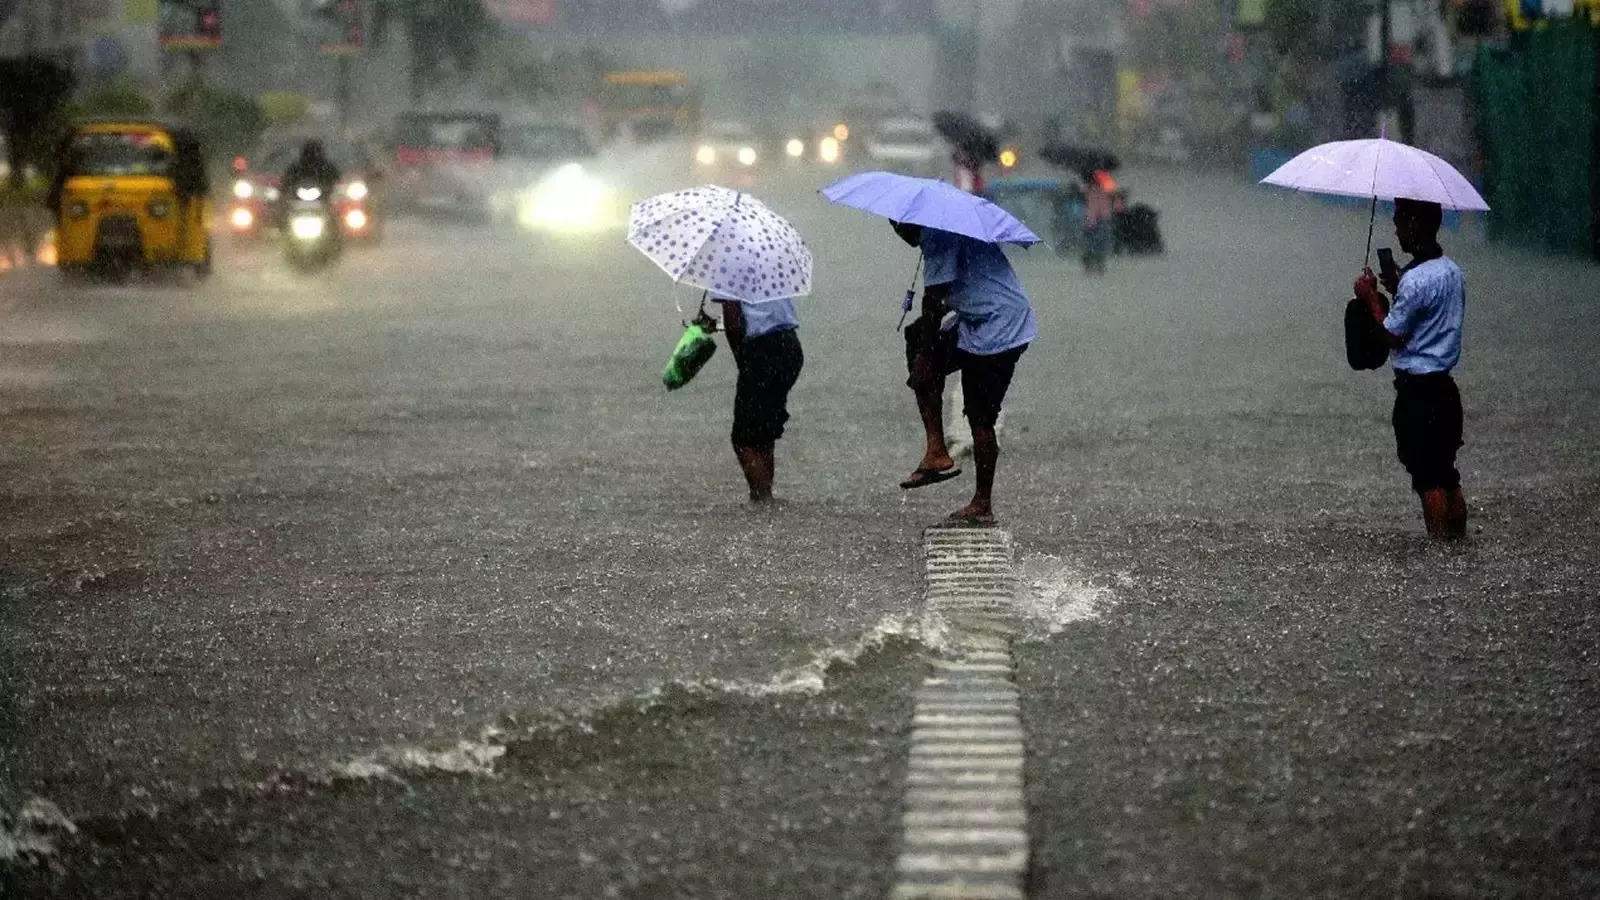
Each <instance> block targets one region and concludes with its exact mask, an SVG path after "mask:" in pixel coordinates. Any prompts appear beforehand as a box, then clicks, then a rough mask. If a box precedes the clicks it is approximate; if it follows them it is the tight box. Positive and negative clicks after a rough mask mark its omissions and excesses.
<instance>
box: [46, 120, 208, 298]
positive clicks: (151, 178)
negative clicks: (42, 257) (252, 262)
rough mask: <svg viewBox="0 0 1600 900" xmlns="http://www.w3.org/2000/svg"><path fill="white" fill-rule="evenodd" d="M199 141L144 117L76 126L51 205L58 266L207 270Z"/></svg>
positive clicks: (116, 273)
mask: <svg viewBox="0 0 1600 900" xmlns="http://www.w3.org/2000/svg"><path fill="white" fill-rule="evenodd" d="M207 182H208V180H207V177H206V168H205V160H204V159H203V158H202V156H201V153H200V142H199V141H198V140H197V139H196V138H195V137H194V135H193V134H192V133H191V132H189V131H187V130H185V129H183V128H177V127H173V126H171V125H167V124H163V123H161V122H157V121H151V120H144V119H105V120H96V121H88V122H82V123H79V124H78V125H77V126H75V127H74V128H73V129H72V132H71V133H70V134H69V135H68V136H67V138H66V139H65V141H64V143H63V144H62V147H61V153H60V159H59V167H58V171H57V173H56V179H55V181H54V182H53V183H52V185H51V191H50V205H51V208H52V209H53V210H54V211H55V215H56V252H57V259H58V264H59V266H60V267H61V271H62V272H63V273H65V274H68V275H72V274H77V273H87V272H93V273H99V274H104V275H108V276H110V277H112V278H116V279H119V280H120V279H122V278H125V277H127V275H128V274H129V273H130V272H132V271H133V270H134V269H150V268H154V267H158V266H164V267H187V268H190V269H192V270H193V271H194V272H195V273H196V274H197V275H200V276H201V277H204V276H206V275H209V274H210V273H211V234H210V225H211V212H210V206H209V200H208V194H209V193H210V191H209V185H208V183H207Z"/></svg>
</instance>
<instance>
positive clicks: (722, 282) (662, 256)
mask: <svg viewBox="0 0 1600 900" xmlns="http://www.w3.org/2000/svg"><path fill="white" fill-rule="evenodd" d="M628 243H630V244H632V245H633V246H634V247H636V248H638V250H639V251H640V252H641V253H643V254H644V255H645V256H648V257H650V259H651V261H652V262H654V263H655V264H656V265H658V266H660V267H661V270H662V271H663V272H666V273H667V275H669V276H671V278H672V280H673V281H676V282H680V283H682V284H692V285H694V286H695V287H699V288H704V289H706V290H708V291H710V292H711V293H713V294H716V295H717V296H719V297H726V298H728V299H730V300H743V301H745V302H747V303H761V302H764V301H768V300H782V299H786V298H789V297H801V296H804V295H806V294H809V293H811V263H812V260H811V250H810V248H808V247H807V246H806V242H805V239H804V238H802V237H800V232H798V231H796V230H795V228H794V226H793V225H790V224H789V222H788V221H787V220H785V219H784V218H783V217H782V216H780V215H778V214H777V213H775V212H773V211H772V210H770V209H768V208H767V206H766V204H764V203H762V202H761V201H759V200H757V199H756V198H754V197H752V196H750V195H749V194H746V193H742V192H740V191H735V190H732V189H730V188H725V187H717V186H716V185H706V186H704V187H697V188H689V189H687V190H681V191H673V192H671V193H667V194H660V195H658V196H655V197H651V198H650V199H648V200H641V201H640V202H638V203H635V204H634V205H633V209H632V210H631V213H630V215H629V217H628Z"/></svg>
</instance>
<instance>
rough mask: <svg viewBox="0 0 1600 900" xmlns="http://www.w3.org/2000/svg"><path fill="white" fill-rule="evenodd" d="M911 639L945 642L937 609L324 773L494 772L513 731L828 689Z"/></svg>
mask: <svg viewBox="0 0 1600 900" xmlns="http://www.w3.org/2000/svg"><path fill="white" fill-rule="evenodd" d="M896 643H899V644H913V645H916V646H918V647H920V648H921V649H923V650H926V651H928V652H932V653H942V652H944V651H945V649H946V648H947V646H948V641H947V629H946V626H945V624H944V622H943V620H942V619H940V618H939V617H938V616H936V615H932V614H925V615H915V616H910V615H904V616H885V617H883V618H882V619H880V620H878V622H877V624H875V625H873V626H872V627H871V628H870V629H868V630H867V631H866V632H865V633H863V634H862V635H861V636H860V637H858V638H857V639H855V640H854V641H852V642H850V643H849V644H846V645H845V646H842V647H830V648H826V649H824V650H821V651H819V652H818V653H816V654H815V655H814V656H812V658H811V659H810V660H809V661H807V662H806V663H805V664H803V665H800V666H795V667H793V668H789V669H784V670H782V671H779V672H778V673H777V674H775V675H773V676H772V677H770V678H767V679H765V680H762V681H747V680H740V679H723V678H706V679H700V680H696V681H688V682H683V681H674V682H668V683H666V684H662V685H658V686H656V687H655V688H652V689H651V690H649V691H647V692H645V693H643V694H636V695H633V696H629V697H623V698H617V699H613V700H611V701H609V702H606V703H601V704H597V705H595V706H593V707H590V708H588V709H586V710H584V711H582V712H581V713H578V714H572V715H563V714H559V713H558V714H554V715H551V716H548V717H544V718H541V719H538V720H537V721H535V722H534V723H532V724H528V725H521V724H519V725H516V726H515V727H514V733H508V731H507V729H506V728H502V727H500V726H498V725H491V726H488V727H486V728H484V729H482V730H481V731H480V732H479V733H478V735H477V737H475V738H472V739H465V740H459V741H457V742H456V743H455V744H454V745H453V746H449V747H445V748H442V749H438V748H429V747H390V748H385V749H383V750H380V751H378V752H376V753H370V754H366V755H363V756H359V757H356V758H354V759H349V760H343V761H340V762H336V763H334V764H332V765H331V766H329V767H328V768H327V770H326V772H325V773H324V775H323V778H324V779H325V780H329V781H367V780H382V781H401V780H403V776H405V775H407V774H412V775H420V774H428V773H446V774H452V775H472V776H484V777H494V776H495V774H496V772H495V766H496V764H497V762H498V761H499V760H500V758H501V757H503V756H505V754H506V750H507V747H508V746H509V745H510V744H512V743H515V742H516V741H517V740H518V739H519V738H522V737H527V736H531V735H534V734H538V733H540V732H543V731H549V730H553V729H561V728H577V729H579V730H589V729H590V728H591V727H592V726H591V724H590V723H591V722H592V721H593V720H595V719H598V718H601V717H603V716H604V715H605V714H606V713H608V712H610V711H614V710H619V709H632V710H635V711H638V712H650V711H651V710H653V709H656V708H658V707H665V706H670V705H673V704H679V703H682V702H684V700H685V699H686V698H688V699H691V700H705V701H714V700H715V699H717V698H718V697H730V696H731V697H741V698H753V699H761V698H767V697H782V696H790V695H802V696H814V695H816V694H820V693H822V692H823V691H825V690H827V687H828V679H829V677H830V675H833V674H836V673H837V672H838V671H839V670H840V669H842V668H849V667H853V666H856V665H858V664H860V663H861V661H862V660H863V659H864V658H867V657H870V656H871V655H872V654H874V653H877V652H879V651H881V650H883V649H885V648H886V647H887V646H889V645H891V644H896Z"/></svg>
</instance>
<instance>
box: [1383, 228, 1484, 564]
mask: <svg viewBox="0 0 1600 900" xmlns="http://www.w3.org/2000/svg"><path fill="white" fill-rule="evenodd" d="M1443 215H1444V212H1443V210H1442V209H1441V207H1440V206H1439V204H1437V203H1430V202H1426V201H1421V200H1407V199H1403V198H1402V199H1397V200H1396V201H1395V204H1394V232H1395V238H1396V239H1397V240H1398V241H1399V242H1400V249H1401V250H1404V251H1405V252H1406V253H1409V254H1411V257H1412V258H1411V263H1410V264H1409V265H1407V266H1406V267H1405V269H1404V270H1401V271H1397V272H1386V273H1384V287H1386V288H1388V290H1389V292H1390V293H1391V294H1392V295H1393V296H1394V302H1393V303H1392V304H1388V303H1386V302H1385V299H1384V296H1383V295H1382V294H1381V293H1379V292H1378V279H1377V278H1376V277H1374V276H1373V274H1372V269H1370V268H1367V269H1363V270H1362V273H1361V277H1360V278H1358V279H1357V280H1356V285H1355V287H1356V296H1357V297H1359V298H1361V300H1362V301H1363V302H1365V303H1366V304H1367V308H1368V309H1369V310H1370V311H1371V312H1372V316H1373V318H1374V319H1376V320H1377V321H1378V322H1379V323H1380V324H1381V325H1382V326H1383V330H1384V332H1385V333H1386V334H1387V335H1388V337H1389V345H1390V347H1392V348H1393V351H1394V357H1393V358H1394V389H1395V401H1394V416H1393V423H1394V438H1395V449H1396V451H1397V452H1398V454H1399V456H1400V462H1401V463H1402V464H1403V465H1404V466H1405V467H1406V471H1407V472H1408V473H1409V474H1410V475H1411V487H1412V489H1413V490H1415V491H1416V492H1417V496H1418V497H1420V498H1421V500H1422V518H1423V521H1424V522H1425V523H1426V524H1427V528H1428V536H1429V537H1433V538H1440V539H1446V540H1460V539H1461V538H1464V537H1466V534H1467V501H1466V498H1465V497H1464V496H1463V495H1462V493H1461V473H1460V472H1459V471H1457V470H1456V450H1457V449H1458V448H1460V446H1461V433H1462V414H1461V393H1460V391H1458V390H1457V388H1456V383H1455V380H1454V379H1453V378H1451V377H1450V370H1451V369H1453V368H1455V365H1456V363H1458V362H1460V360H1461V328H1462V323H1463V319H1464V318H1465V315H1466V307H1467V287H1466V279H1465V277H1464V276H1463V275H1462V273H1461V268H1460V267H1459V266H1457V265H1456V263H1455V261H1454V260H1452V259H1451V258H1450V257H1448V256H1445V255H1444V249H1443V248H1441V247H1440V246H1439V225H1440V222H1441V220H1442V219H1443Z"/></svg>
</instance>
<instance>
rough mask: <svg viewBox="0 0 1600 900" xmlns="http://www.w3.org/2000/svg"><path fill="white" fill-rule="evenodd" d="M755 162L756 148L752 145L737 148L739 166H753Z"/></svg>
mask: <svg viewBox="0 0 1600 900" xmlns="http://www.w3.org/2000/svg"><path fill="white" fill-rule="evenodd" d="M755 164H756V148H754V147H740V148H739V165H741V166H753V165H755Z"/></svg>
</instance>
